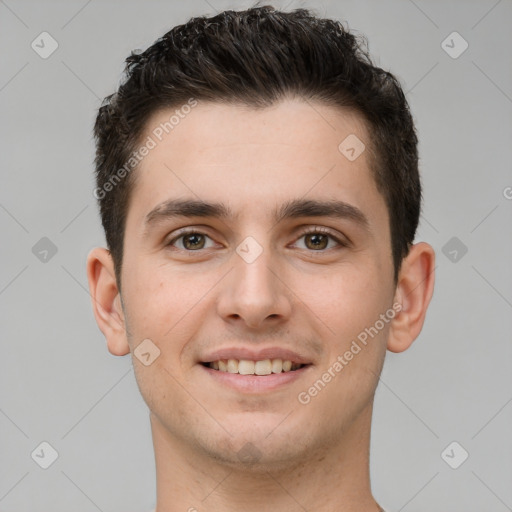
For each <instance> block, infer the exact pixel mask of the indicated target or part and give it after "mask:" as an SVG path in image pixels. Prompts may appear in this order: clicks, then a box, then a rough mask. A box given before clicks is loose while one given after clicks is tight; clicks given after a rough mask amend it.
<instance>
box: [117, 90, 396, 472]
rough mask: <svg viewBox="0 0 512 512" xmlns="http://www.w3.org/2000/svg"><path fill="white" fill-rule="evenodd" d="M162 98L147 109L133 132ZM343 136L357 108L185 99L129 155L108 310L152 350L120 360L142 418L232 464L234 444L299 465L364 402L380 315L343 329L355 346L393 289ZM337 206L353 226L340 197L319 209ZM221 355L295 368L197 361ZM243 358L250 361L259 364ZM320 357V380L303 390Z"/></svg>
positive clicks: (377, 353) (382, 237)
mask: <svg viewBox="0 0 512 512" xmlns="http://www.w3.org/2000/svg"><path fill="white" fill-rule="evenodd" d="M174 110H175V109H171V110H168V111H161V112H158V113H157V114H155V115H154V116H153V117H152V118H151V119H150V121H149V122H148V124H147V133H146V134H145V135H144V136H143V137H142V140H143V141H145V140H146V138H147V136H148V135H150V136H152V137H153V138H155V137H154V135H152V131H153V130H154V129H155V128H156V127H158V126H159V125H160V123H164V122H166V121H168V120H169V117H170V116H171V115H172V113H173V112H174ZM351 134H355V135H356V136H357V137H358V138H359V139H360V140H361V141H362V142H363V143H367V142H368V136H367V132H366V129H365V126H364V124H363V123H362V121H361V119H360V118H359V117H358V116H356V115H355V114H351V113H349V112H343V111H339V110H334V109H333V108H331V107H326V106H323V105H320V104H313V103H312V104H308V103H305V102H302V101H291V100H290V101H286V102H282V103H280V104H278V105H277V106H275V107H272V108H267V109H264V110H261V111H256V110H251V109H249V108H244V107H241V106H226V105H220V104H212V103H210V104H205V103H201V102H200V103H199V104H198V106H196V107H195V108H193V109H192V111H191V112H190V113H189V114H188V115H187V116H186V117H185V118H184V119H181V120H180V122H179V124H177V125H175V126H174V129H173V130H172V131H171V132H170V133H169V134H168V135H165V136H164V137H163V138H162V141H160V142H158V140H157V145H156V147H155V148H153V149H151V150H150V151H149V154H148V155H147V156H146V157H145V158H144V160H143V161H142V162H141V164H140V168H139V169H138V170H137V171H136V172H137V173H138V175H137V181H136V184H135V186H134V189H133V191H132V196H131V202H130V206H129V211H128V216H127V222H126V232H125V242H124V260H123V267H122V275H121V282H122V301H123V306H124V308H123V312H124V315H125V321H126V327H127V330H128V335H127V336H128V337H127V341H128V343H129V346H130V350H131V351H132V352H133V350H134V349H135V348H136V347H137V345H139V343H141V342H142V341H143V340H145V339H150V340H151V342H152V343H153V344H154V345H156V346H157V347H158V349H159V350H160V355H159V357H157V358H156V359H155V360H154V362H153V363H152V364H150V365H149V366H145V365H143V364H142V363H141V362H140V361H139V360H138V359H136V358H134V362H133V364H134V367H135V372H136V378H137V382H138V385H139V388H140V391H141V393H142V395H143V397H144V399H145V401H146V402H147V404H148V406H149V408H150V409H151V411H152V413H153V414H154V417H153V418H154V420H156V421H157V422H158V423H159V424H160V426H161V427H162V428H163V429H164V430H165V432H167V433H168V435H169V436H171V437H172V438H173V439H175V440H179V441H180V442H181V443H185V444H187V445H188V446H190V447H193V449H194V450H196V451H197V450H199V451H200V452H202V453H204V454H208V455H210V456H213V457H215V458H218V459H220V460H223V461H226V462H229V461H231V462H238V461H239V458H240V456H239V455H240V454H239V453H238V452H239V450H240V449H242V447H243V446H244V445H246V443H252V445H253V447H252V448H251V450H253V452H254V454H253V455H254V456H256V453H257V458H260V459H259V460H260V462H261V463H274V464H275V463H277V462H278V461H290V460H294V459H297V460H298V461H299V460H300V459H301V458H302V457H304V455H305V454H307V453H308V451H310V452H312V451H313V450H316V451H318V450H321V449H323V448H325V449H327V447H332V446H333V443H336V442H337V439H339V438H340V435H339V434H340V431H341V430H342V429H346V428H348V427H349V426H350V425H351V424H352V422H353V421H354V420H355V419H356V418H357V417H358V416H359V415H360V414H364V413H365V412H366V413H368V411H370V410H371V402H372V400H373V394H374V391H375V387H376V384H377V380H378V375H379V374H380V370H381V367H382V362H383V358H384V353H385V349H386V337H387V333H388V329H389V324H388V323H386V322H382V321H381V322H380V324H382V323H384V327H383V328H381V329H380V330H378V333H377V334H374V335H373V336H367V344H366V345H363V344H362V343H361V342H360V341H358V342H357V343H358V345H359V347H360V351H359V352H357V354H355V352H356V349H354V345H353V344H352V342H353V341H354V340H356V341H357V340H358V335H360V333H361V332H363V331H364V330H365V328H370V327H373V326H375V324H376V321H377V320H379V318H381V317H380V315H381V314H383V313H385V312H386V311H389V310H390V308H391V307H392V304H393V298H394V292H395V288H394V283H393V261H392V255H391V241H390V232H389V224H388V223H389V217H388V212H387V209H386V206H385V203H384V199H383V197H382V196H381V195H380V193H379V192H378V190H377V188H376V185H375V183H374V181H373V179H372V176H371V174H370V169H369V160H368V157H369V155H368V150H366V151H363V153H362V154H361V155H360V156H359V157H358V158H356V159H355V160H353V161H351V160H349V159H348V158H347V157H346V156H345V155H344V154H342V153H341V152H340V150H339V149H338V146H339V145H340V143H341V142H342V141H343V140H344V139H345V138H346V137H347V136H349V135H351ZM349 140H350V139H349ZM368 144H369V143H368ZM351 153H352V152H350V151H349V152H348V154H349V155H351ZM170 201H181V202H185V201H195V202H205V203H212V204H215V205H223V206H224V210H225V212H224V213H225V214H226V215H225V216H222V217H219V216H216V215H210V214H211V213H212V211H208V209H206V208H203V210H202V211H201V210H197V211H195V210H194V209H193V208H188V210H185V211H183V209H182V211H181V213H182V214H184V213H186V214H187V215H178V216H173V215H170V213H171V211H174V212H176V208H174V209H173V207H172V206H173V205H170V204H168V205H167V206H168V208H166V206H165V205H166V202H170ZM313 202H315V203H316V202H317V203H319V204H318V205H316V206H315V208H313V209H311V208H310V209H309V210H308V209H307V208H306V209H305V208H304V207H307V206H308V205H309V206H310V207H311V206H312V205H314V203H313ZM341 202H343V203H347V204H348V205H351V206H352V207H353V208H354V209H357V210H358V211H360V213H361V214H362V215H363V216H364V217H365V218H366V220H367V225H365V224H364V222H363V221H362V220H361V219H359V220H358V218H357V214H355V215H349V214H347V212H349V213H350V211H352V210H350V209H349V208H346V207H345V208H343V207H340V206H339V205H338V208H337V212H338V214H335V213H333V211H327V210H326V211H324V210H322V206H325V204H326V203H329V204H330V205H331V206H332V205H334V204H335V203H341ZM292 204H293V206H294V207H293V208H290V205H292ZM174 206H176V205H174ZM182 206H183V204H182ZM196 206H197V205H196ZM287 206H288V208H286V207H287ZM353 211H356V210H353ZM151 212H153V213H151ZM194 212H195V215H194V216H191V215H190V214H192V213H194ZM315 213H317V214H318V213H320V214H321V215H315ZM279 214H281V215H280V217H279V216H278V215H279ZM184 229H186V230H187V231H188V232H189V234H188V235H187V236H182V235H183V230H184ZM308 233H309V234H308ZM380 324H379V325H380ZM351 347H352V353H353V358H351V360H347V358H346V357H343V356H344V354H345V353H346V352H347V351H350V350H351ZM338 356H342V357H343V361H344V362H345V363H346V364H343V365H342V366H343V368H342V369H341V370H340V369H339V366H336V365H335V363H336V361H340V359H339V357H338ZM228 359H235V360H240V359H244V360H248V361H260V360H268V359H270V360H271V363H270V364H272V361H273V360H275V359H284V360H290V361H292V362H293V363H301V364H305V366H303V367H301V368H300V369H298V370H295V371H290V372H286V373H285V372H282V373H275V374H270V375H241V374H239V373H230V372H223V371H220V370H217V369H214V368H210V367H207V363H210V362H212V361H218V360H223V361H226V360H228ZM217 364H219V365H220V366H221V367H223V365H222V364H221V363H216V364H215V365H214V366H216V365H217ZM274 364H275V370H276V371H277V370H278V369H279V362H275V363H274ZM284 364H285V366H286V364H288V363H284ZM340 364H341V363H340ZM230 365H231V366H230V370H231V371H234V370H236V365H233V363H230ZM246 368H248V370H247V371H249V372H250V371H251V363H247V362H244V363H242V365H241V367H240V369H243V371H245V369H246ZM256 368H257V369H258V371H259V372H260V373H261V372H263V373H266V372H268V368H269V363H268V362H264V363H259V364H257V365H256ZM293 368H295V364H294V366H293ZM329 369H331V373H330V375H331V377H332V378H331V379H327V378H324V381H323V383H324V385H323V386H322V385H321V384H317V388H316V389H317V392H316V393H315V392H314V391H313V392H312V393H309V392H308V390H309V389H310V388H311V387H312V386H313V385H314V384H315V382H317V381H318V380H322V375H323V374H324V373H325V372H327V371H328V370H329ZM325 380H328V382H325ZM308 397H309V399H308ZM299 398H300V399H299ZM249 446H250V445H249ZM254 447H255V448H254ZM255 449H256V450H257V451H255ZM245 450H246V451H247V447H246V448H245ZM241 453H242V454H243V453H244V452H243V451H242V452H241ZM250 456H251V454H249V458H250Z"/></svg>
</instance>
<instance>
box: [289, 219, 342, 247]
mask: <svg viewBox="0 0 512 512" xmlns="http://www.w3.org/2000/svg"><path fill="white" fill-rule="evenodd" d="M316 233H320V234H322V235H326V236H329V237H331V238H332V239H333V240H334V241H335V242H336V243H337V244H338V245H340V246H341V247H348V246H349V245H350V241H349V240H348V239H347V238H346V237H343V236H339V235H337V234H335V233H333V231H332V230H330V229H329V228H326V227H324V226H314V225H311V226H307V227H306V228H304V229H303V230H302V231H301V232H300V234H299V236H298V237H297V240H298V239H299V238H302V237H303V236H304V235H308V234H316ZM297 240H296V241H297ZM294 243H295V242H294ZM324 251H325V249H324ZM312 252H315V251H312ZM317 252H323V251H317Z"/></svg>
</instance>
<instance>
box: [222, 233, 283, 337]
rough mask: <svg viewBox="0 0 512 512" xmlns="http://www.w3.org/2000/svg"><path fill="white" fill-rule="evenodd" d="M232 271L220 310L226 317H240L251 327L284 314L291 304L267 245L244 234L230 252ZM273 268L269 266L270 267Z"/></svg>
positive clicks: (281, 316) (223, 291)
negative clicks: (233, 252) (234, 250)
mask: <svg viewBox="0 0 512 512" xmlns="http://www.w3.org/2000/svg"><path fill="white" fill-rule="evenodd" d="M232 262H233V266H234V268H233V271H232V272H230V276H229V279H228V280H227V282H225V283H224V286H223V290H222V294H221V297H220V301H219V314H220V315H221V316H223V317H224V318H225V319H228V318H231V319H232V318H240V319H242V320H244V321H245V323H246V324H247V325H248V326H250V327H257V326H259V325H260V324H261V323H262V322H263V321H264V320H265V319H267V318H274V319H275V318H277V317H280V318H285V317H287V316H288V315H289V313H290V310H291V304H290V300H289V297H288V296H287V293H286V287H284V286H283V283H282V282H281V280H280V279H278V277H276V274H275V272H276V271H275V270H274V268H277V267H278V264H277V262H276V259H275V257H274V256H273V255H272V251H271V249H270V248H269V245H268V244H266V245H265V246H263V245H261V244H259V243H258V242H257V241H256V240H255V239H254V238H252V237H247V238H246V239H244V240H243V241H242V242H241V243H240V244H239V245H238V247H237V248H236V254H233V259H232ZM271 269H272V270H271Z"/></svg>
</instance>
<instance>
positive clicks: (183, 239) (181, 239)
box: [168, 231, 215, 252]
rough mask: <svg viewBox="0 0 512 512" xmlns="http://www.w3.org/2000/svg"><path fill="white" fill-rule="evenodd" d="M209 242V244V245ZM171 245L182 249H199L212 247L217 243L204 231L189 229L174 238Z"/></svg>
mask: <svg viewBox="0 0 512 512" xmlns="http://www.w3.org/2000/svg"><path fill="white" fill-rule="evenodd" d="M208 243H209V245H208ZM168 245H169V246H172V247H175V248H176V249H179V250H182V251H190V252H191V251H199V250H201V249H210V248H212V247H213V246H214V245H215V244H214V243H213V240H212V239H211V238H210V237H209V236H208V235H205V234H204V233H199V232H196V231H189V232H185V233H182V234H181V235H179V236H177V237H176V238H173V239H172V240H171V241H170V242H169V244H168Z"/></svg>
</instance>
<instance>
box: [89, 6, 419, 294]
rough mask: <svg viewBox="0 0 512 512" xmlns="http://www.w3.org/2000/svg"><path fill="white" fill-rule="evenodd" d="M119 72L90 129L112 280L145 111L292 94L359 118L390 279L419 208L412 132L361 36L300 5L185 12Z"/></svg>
mask: <svg viewBox="0 0 512 512" xmlns="http://www.w3.org/2000/svg"><path fill="white" fill-rule="evenodd" d="M125 75H126V76H125V79H124V81H123V83H122V84H121V85H120V87H119V90H118V91H117V92H115V93H114V94H112V95H110V96H108V97H107V98H106V99H105V101H104V103H103V105H102V107H101V108H100V110H99V114H98V116H97V119H96V124H95V129H94V133H95V138H96V144H97V154H96V179H97V189H96V191H95V195H96V197H97V198H98V200H99V205H100V211H101V219H102V223H103V227H104V230H105V235H106V241H107V245H108V248H109V250H110V251H111V254H112V258H113V260H114V264H115V271H116V276H117V280H118V283H117V284H118V286H119V287H121V284H122V283H121V280H120V275H121V268H122V264H123V252H124V237H125V223H126V215H127V211H128V208H129V204H130V197H131V191H132V188H133V185H134V182H135V181H136V178H137V172H136V170H137V167H138V164H139V158H140V156H139V155H138V154H137V150H138V149H139V148H140V147H141V145H142V144H143V143H144V140H145V139H144V134H145V133H146V132H145V128H147V124H148V120H149V119H150V117H151V115H153V114H154V113H155V112H157V111H159V110H161V109H165V108H166V109H171V110H174V109H178V111H179V112H180V111H181V110H182V109H184V108H187V109H189V108H190V107H188V105H189V104H190V102H191V101H197V102H216V103H220V104H227V105H233V104H238V105H241V106H246V107H251V108H253V109H255V110H260V109H265V108H268V107H271V106H273V105H276V104H277V103H279V102H280V101H282V100H283V99H284V98H290V97H292V98H294V97H295V98H301V99H302V100H303V101H307V102H311V103H321V104H323V105H326V106H331V107H332V108H335V109H336V108H338V109H343V111H345V112H349V111H350V112H355V113H357V114H358V116H359V117H360V118H361V119H362V120H364V123H365V126H366V128H367V131H368V138H367V139H366V140H365V143H366V155H367V157H368V163H369V165H370V170H371V173H372V178H373V179H374V181H375V185H376V186H377V188H378V190H379V192H380V194H381V195H382V197H383V198H384V200H385V202H386V207H387V211H388V215H389V229H390V233H391V247H390V250H391V252H392V255H393V272H394V278H395V282H396V279H397V278H398V272H399V270H400V265H401V262H402V259H403V258H404V257H405V256H406V255H407V253H408V251H409V248H410V246H411V244H412V243H413V241H414V237H415V233H416V229H417V226H418V221H419V215H420V207H421V183H420V177H419V173H418V152H417V137H416V133H415V129H414V124H413V120H412V117H411V114H410V111H409V107H408V104H407V101H406V99H405V96H404V94H403V92H402V88H401V86H400V84H399V83H398V81H397V80H396V79H395V77H394V76H393V75H392V74H391V73H389V72H387V71H384V70H383V69H380V68H378V67H376V66H374V65H373V64H372V62H371V59H370V57H369V55H368V52H367V48H366V42H365V40H364V39H363V38H362V37H360V38H359V39H358V38H356V36H354V35H353V34H351V33H350V32H349V31H348V30H346V29H345V28H344V27H343V25H342V24H341V23H340V22H339V21H333V20H329V19H318V18H316V17H314V16H312V14H311V13H309V12H308V11H306V10H303V9H298V10H296V11H294V12H291V13H286V12H280V11H276V10H274V9H273V8H272V7H261V8H253V9H249V10H246V11H243V12H234V11H226V12H223V13H221V14H219V15H217V16H214V17H213V18H206V17H198V18H193V19H191V20H190V21H189V22H188V23H186V24H185V25H180V26H177V27H174V28H173V29H172V30H170V31H169V32H167V33H166V34H165V35H164V36H162V37H161V38H160V39H158V40H157V41H156V42H155V43H154V44H153V45H152V46H151V47H150V48H148V49H147V50H146V51H144V52H142V53H132V55H130V56H129V57H128V58H127V59H126V68H125ZM175 117H176V116H175ZM172 124H173V123H172V122H171V125H172ZM171 129H172V127H171ZM160 133H161V135H166V134H167V133H168V132H165V130H164V131H163V132H160ZM340 142H341V141H340ZM134 154H136V156H135V157H134V156H133V155H134ZM120 170H121V172H119V171H120ZM134 171H135V172H134Z"/></svg>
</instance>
